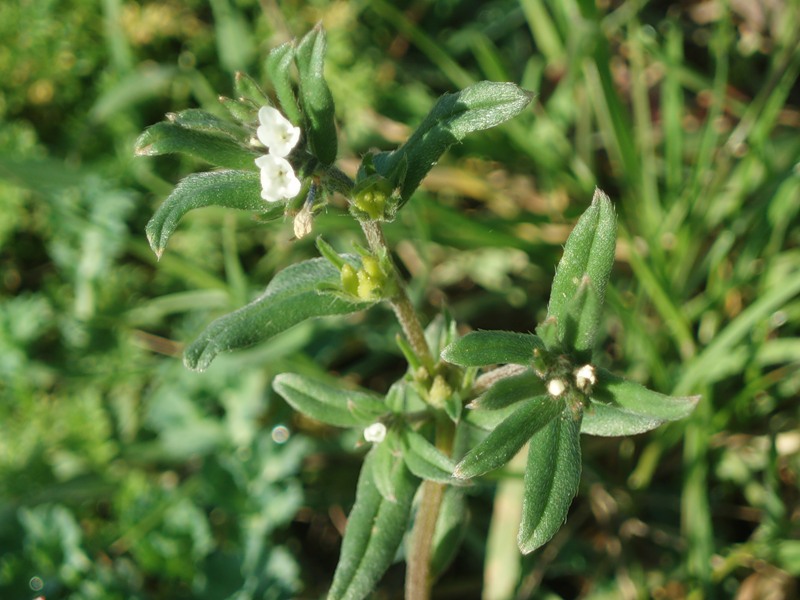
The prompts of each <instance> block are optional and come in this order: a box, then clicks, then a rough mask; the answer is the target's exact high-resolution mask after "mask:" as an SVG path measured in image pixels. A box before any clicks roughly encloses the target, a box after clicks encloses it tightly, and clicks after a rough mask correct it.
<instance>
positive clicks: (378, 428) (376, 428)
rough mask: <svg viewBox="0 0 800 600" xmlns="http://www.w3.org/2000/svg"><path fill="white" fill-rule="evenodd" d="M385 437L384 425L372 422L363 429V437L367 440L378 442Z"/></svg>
mask: <svg viewBox="0 0 800 600" xmlns="http://www.w3.org/2000/svg"><path fill="white" fill-rule="evenodd" d="M385 438H386V425H384V424H383V423H373V424H372V425H370V426H369V427H367V428H366V429H365V430H364V439H365V440H367V441H368V442H373V443H375V444H380V443H381V442H382V441H383V440H384V439H385Z"/></svg>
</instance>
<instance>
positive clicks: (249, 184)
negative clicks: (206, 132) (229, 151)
mask: <svg viewBox="0 0 800 600" xmlns="http://www.w3.org/2000/svg"><path fill="white" fill-rule="evenodd" d="M206 206H224V207H225V208H236V209H239V210H254V211H259V212H260V213H262V218H277V217H279V216H280V215H282V214H283V211H284V206H283V204H282V203H273V204H268V203H266V202H264V200H262V199H261V180H260V178H259V174H258V173H253V172H250V171H209V172H207V173H195V174H193V175H189V176H188V177H186V178H185V179H184V180H182V181H181V182H180V183H179V184H178V185H177V186H175V189H174V190H172V193H171V194H170V195H169V196H168V197H167V199H166V200H164V202H163V203H162V204H161V206H159V207H158V210H156V213H155V214H154V215H153V217H152V218H151V219H150V222H149V223H147V227H146V228H145V231H146V233H147V240H148V241H149V242H150V247H151V248H152V249H153V252H155V253H156V256H158V257H159V258H161V254H162V253H163V252H164V248H165V247H166V245H167V241H168V240H169V238H170V236H171V235H172V233H173V232H174V231H175V229H176V228H177V227H178V222H179V221H180V220H181V218H183V216H184V215H185V214H186V213H187V212H189V211H190V210H193V209H195V208H204V207H206Z"/></svg>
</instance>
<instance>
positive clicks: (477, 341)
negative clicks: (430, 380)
mask: <svg viewBox="0 0 800 600" xmlns="http://www.w3.org/2000/svg"><path fill="white" fill-rule="evenodd" d="M537 348H538V349H544V344H543V343H542V340H540V339H539V338H538V337H536V336H535V335H532V334H530V333H516V332H512V331H473V332H470V333H468V334H467V335H465V336H464V337H462V338H461V339H459V340H456V341H455V342H453V343H452V344H450V345H449V346H447V347H446V348H445V349H444V350H442V358H443V359H444V360H446V361H447V362H450V363H453V364H454V365H459V366H461V367H483V366H486V365H494V364H505V363H512V364H517V365H529V364H531V362H533V351H534V350H535V349H537Z"/></svg>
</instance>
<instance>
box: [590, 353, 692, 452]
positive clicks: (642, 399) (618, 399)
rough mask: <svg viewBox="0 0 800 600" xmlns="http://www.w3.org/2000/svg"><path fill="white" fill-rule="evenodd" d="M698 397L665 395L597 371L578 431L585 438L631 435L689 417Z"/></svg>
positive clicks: (602, 371)
mask: <svg viewBox="0 0 800 600" xmlns="http://www.w3.org/2000/svg"><path fill="white" fill-rule="evenodd" d="M699 401H700V396H684V397H681V396H666V395H664V394H659V393H658V392H654V391H652V390H649V389H647V388H646V387H644V386H643V385H639V384H638V383H634V382H633V381H627V380H625V379H623V378H622V377H617V376H616V375H613V374H611V373H609V372H608V371H606V370H605V369H597V383H596V384H595V385H594V389H593V390H592V394H591V397H590V403H589V406H588V407H587V408H586V410H585V411H584V415H583V425H582V427H581V431H582V432H583V433H587V434H589V435H602V436H617V435H635V434H637V433H644V432H645V431H650V430H651V429H655V428H656V427H658V426H659V425H661V424H662V423H665V422H667V421H677V420H678V419H682V418H684V417H687V416H689V415H690V414H691V412H692V411H693V410H694V408H695V406H697V403H698V402H699Z"/></svg>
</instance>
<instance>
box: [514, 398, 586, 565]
mask: <svg viewBox="0 0 800 600" xmlns="http://www.w3.org/2000/svg"><path fill="white" fill-rule="evenodd" d="M580 429H581V423H580V418H578V419H575V417H574V415H573V414H572V410H571V409H570V408H568V407H567V408H564V411H563V413H562V414H561V415H560V416H558V417H557V418H555V419H552V420H551V421H550V422H549V423H548V424H547V425H546V426H545V427H542V428H541V429H540V430H539V431H537V432H536V434H535V435H534V436H533V437H532V438H531V441H530V449H529V450H528V464H527V467H526V469H525V495H524V496H523V499H522V522H521V524H520V526H519V534H518V536H517V545H518V546H519V549H520V551H521V552H522V553H523V554H528V553H530V552H533V551H534V550H536V549H537V548H538V547H539V546H541V545H542V544H544V543H545V542H547V541H548V540H549V539H550V538H552V537H553V536H554V535H555V533H556V531H558V530H559V528H560V527H561V526H562V525H563V524H564V521H565V520H566V518H567V512H568V511H569V505H570V504H571V503H572V499H573V498H574V497H575V494H577V493H578V484H579V483H580V479H581V445H580Z"/></svg>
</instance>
